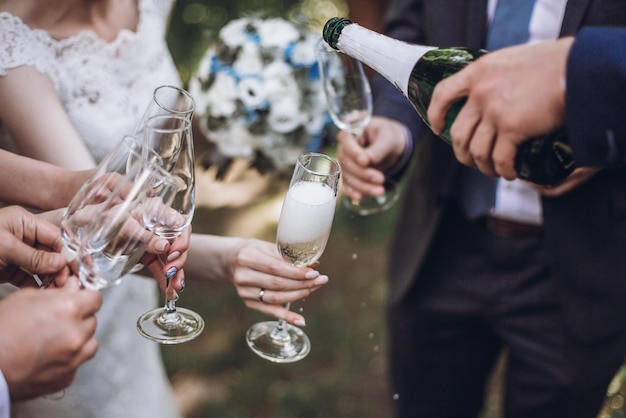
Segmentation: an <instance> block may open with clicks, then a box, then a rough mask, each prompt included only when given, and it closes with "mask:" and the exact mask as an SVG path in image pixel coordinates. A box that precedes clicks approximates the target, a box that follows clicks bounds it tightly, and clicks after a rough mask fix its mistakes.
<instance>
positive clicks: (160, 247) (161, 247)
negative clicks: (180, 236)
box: [154, 239, 169, 251]
mask: <svg viewBox="0 0 626 418" xmlns="http://www.w3.org/2000/svg"><path fill="white" fill-rule="evenodd" d="M167 244H169V242H168V241H167V240H166V239H160V240H159V241H158V242H157V243H156V245H155V246H154V248H155V249H156V250H157V251H165V249H166V248H167Z"/></svg>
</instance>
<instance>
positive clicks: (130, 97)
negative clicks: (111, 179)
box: [0, 0, 180, 160]
mask: <svg viewBox="0 0 626 418" xmlns="http://www.w3.org/2000/svg"><path fill="white" fill-rule="evenodd" d="M172 4H173V1H172V0H140V1H139V12H140V15H139V16H140V17H139V24H138V27H137V31H136V32H133V31H130V30H123V31H121V32H120V33H119V35H118V36H117V38H116V39H115V40H114V41H112V42H110V43H109V42H106V41H104V40H102V39H101V38H99V37H98V36H97V35H96V34H95V33H94V32H92V31H84V32H81V33H79V34H77V35H75V36H72V37H69V38H66V39H63V40H55V39H53V38H51V37H50V35H49V34H48V32H46V31H43V30H38V29H31V28H30V27H28V26H27V25H26V24H24V23H23V22H22V20H21V19H19V18H18V17H15V16H13V15H11V14H8V13H0V75H5V74H6V72H7V70H10V69H11V68H16V67H20V66H32V67H34V68H35V69H37V70H38V71H39V72H40V73H42V74H45V75H47V76H48V77H49V78H50V80H51V81H52V83H53V84H54V86H55V88H56V90H57V93H58V96H59V98H60V100H61V102H62V103H63V106H64V107H65V110H66V111H67V113H68V115H69V117H70V120H71V121H72V123H73V124H74V126H75V127H76V129H77V130H78V132H79V134H80V135H81V137H82V138H83V139H84V141H85V142H86V144H87V145H88V147H89V149H90V150H91V152H92V154H93V155H94V157H95V158H96V159H97V160H100V159H101V158H102V157H103V156H104V155H105V154H106V153H107V152H108V151H109V150H110V149H111V147H112V146H113V145H114V144H115V143H117V142H118V141H119V140H120V139H121V137H122V135H124V134H127V133H132V132H133V131H134V125H135V123H136V122H137V121H138V120H139V118H140V117H141V113H142V112H143V110H144V109H145V107H146V106H147V104H148V101H149V99H150V97H151V94H152V91H153V90H154V88H155V87H157V86H158V85H161V84H175V85H179V84H180V81H179V77H178V73H177V72H176V68H175V66H174V63H173V61H172V59H171V56H170V55H169V52H168V50H167V45H166V43H165V36H164V34H165V30H166V22H167V16H168V14H169V11H170V9H171V6H172ZM99 115H100V116H99ZM102 115H106V116H102ZM0 146H1V147H2V148H7V149H12V150H13V149H14V145H13V144H12V142H11V141H10V138H8V134H7V132H5V131H4V132H0Z"/></svg>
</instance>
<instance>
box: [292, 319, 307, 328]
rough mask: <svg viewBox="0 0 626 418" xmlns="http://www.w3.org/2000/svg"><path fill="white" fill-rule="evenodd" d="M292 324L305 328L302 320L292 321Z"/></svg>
mask: <svg viewBox="0 0 626 418" xmlns="http://www.w3.org/2000/svg"><path fill="white" fill-rule="evenodd" d="M293 323H294V324H296V325H297V326H299V327H306V322H304V319H296V320H295V321H293Z"/></svg>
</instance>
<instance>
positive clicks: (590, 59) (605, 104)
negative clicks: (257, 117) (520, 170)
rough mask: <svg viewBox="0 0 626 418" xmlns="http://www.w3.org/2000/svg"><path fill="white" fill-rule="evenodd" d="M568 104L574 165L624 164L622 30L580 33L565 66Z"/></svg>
mask: <svg viewBox="0 0 626 418" xmlns="http://www.w3.org/2000/svg"><path fill="white" fill-rule="evenodd" d="M566 100H567V104H566V110H567V126H568V130H569V131H570V142H571V144H572V148H573V150H574V156H575V159H576V161H577V162H578V164H579V165H586V166H587V165H588V166H612V165H624V164H626V29H623V28H583V29H582V30H581V32H580V33H579V34H578V36H577V37H576V42H575V43H574V45H573V47H572V50H571V52H570V56H569V60H568V69H567V99H566Z"/></svg>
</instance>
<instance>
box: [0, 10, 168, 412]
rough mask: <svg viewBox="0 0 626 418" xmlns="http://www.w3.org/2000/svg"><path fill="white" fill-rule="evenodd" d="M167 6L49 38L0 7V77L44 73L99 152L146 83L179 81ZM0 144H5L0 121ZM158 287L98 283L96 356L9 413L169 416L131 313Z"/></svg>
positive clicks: (127, 128)
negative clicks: (61, 391) (129, 27)
mask: <svg viewBox="0 0 626 418" xmlns="http://www.w3.org/2000/svg"><path fill="white" fill-rule="evenodd" d="M172 4H173V1H172V0H140V1H139V11H140V20H139V25H138V28H137V32H132V31H123V32H121V33H120V34H119V36H118V37H117V39H115V40H114V41H113V42H110V43H107V42H105V41H103V40H102V39H100V38H98V37H97V36H96V35H95V34H94V33H92V32H82V33H80V34H78V35H76V36H73V37H71V38H67V39H64V40H62V41H55V40H53V39H52V38H50V36H48V34H47V32H44V31H41V30H32V29H30V28H29V27H28V26H26V25H25V24H24V23H23V22H22V21H21V20H20V19H18V18H16V17H15V16H12V15H10V14H7V13H0V76H1V75H4V74H6V71H7V70H8V69H11V68H15V67H19V66H25V65H27V66H32V67H34V68H36V69H37V70H38V71H39V72H40V73H42V74H45V75H47V76H48V77H50V79H51V80H52V82H53V83H54V86H55V87H56V90H57V92H58V96H59V98H60V99H61V102H62V103H63V106H64V107H65V110H66V111H67V113H68V115H69V117H70V119H71V121H72V122H73V124H74V126H75V127H76V129H77V131H78V132H79V133H80V135H81V137H82V138H83V140H84V141H85V142H86V144H87V145H88V147H89V149H90V150H91V153H92V154H93V155H94V157H95V159H96V160H100V159H101V158H102V157H103V156H104V155H106V154H107V153H108V152H109V151H110V150H111V148H112V147H113V146H114V145H115V144H116V143H117V142H118V141H119V140H120V139H121V138H122V136H123V135H124V134H126V133H132V132H133V130H134V126H135V124H136V123H137V121H138V120H139V118H140V117H141V114H142V113H143V110H144V109H145V108H146V106H147V104H148V101H149V99H150V97H151V95H152V91H153V90H154V88H155V87H157V86H158V85H161V84H180V80H179V77H178V73H177V72H176V68H175V66H174V64H173V62H172V59H171V56H170V55H169V51H168V50H167V46H166V43H165V39H164V33H165V29H166V21H167V16H168V14H169V11H170V9H171V6H172ZM42 140H45V138H42ZM0 146H2V147H3V148H5V149H11V150H13V149H14V146H13V143H12V142H11V138H10V137H9V135H8V134H7V132H6V131H5V130H4V129H2V128H1V126H0ZM68 152H71V150H68ZM158 294H159V292H158V288H157V287H156V283H155V282H154V281H153V280H149V279H145V278H139V277H127V278H125V280H123V281H122V284H121V285H120V286H118V287H115V288H112V289H109V290H106V291H105V292H104V305H103V307H102V310H101V311H100V312H99V314H98V329H97V333H96V334H97V339H98V342H99V343H100V348H99V350H98V353H97V355H96V357H95V358H94V359H92V360H91V361H89V362H87V363H85V364H84V365H83V366H82V367H81V368H80V369H79V370H78V374H77V376H76V380H75V382H74V383H73V384H72V386H71V387H70V388H68V389H67V391H66V394H65V397H64V398H63V399H62V400H58V401H55V400H47V399H43V398H39V399H36V400H33V401H29V402H24V403H16V404H13V405H12V406H11V409H12V416H13V417H19V418H23V417H37V418H73V417H76V418H92V417H93V418H122V417H128V418H143V417H145V418H173V417H178V416H179V413H178V412H177V410H176V408H175V405H174V402H173V397H172V393H171V387H170V386H169V382H168V380H167V376H166V374H165V371H164V368H163V364H162V361H161V356H160V350H159V345H158V344H156V343H153V342H150V341H148V340H146V339H144V338H143V337H141V336H140V335H139V334H138V333H137V331H136V328H135V323H136V320H137V318H138V317H139V315H141V314H142V313H143V312H145V311H147V310H148V309H151V308H154V307H156V306H158V305H159V304H161V303H162V301H161V297H160V296H158ZM157 296H158V297H157Z"/></svg>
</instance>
